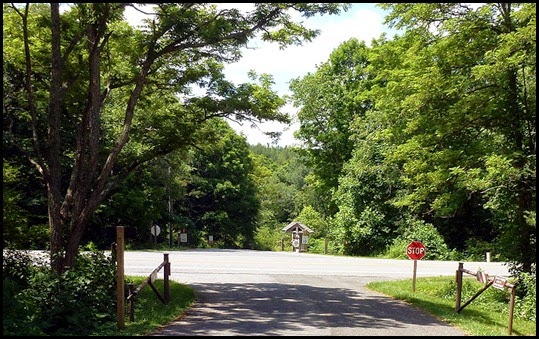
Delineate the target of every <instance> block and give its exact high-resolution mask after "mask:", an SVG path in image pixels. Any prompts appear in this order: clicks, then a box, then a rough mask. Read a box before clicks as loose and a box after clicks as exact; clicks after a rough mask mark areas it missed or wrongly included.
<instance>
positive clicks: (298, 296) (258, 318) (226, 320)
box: [155, 283, 459, 336]
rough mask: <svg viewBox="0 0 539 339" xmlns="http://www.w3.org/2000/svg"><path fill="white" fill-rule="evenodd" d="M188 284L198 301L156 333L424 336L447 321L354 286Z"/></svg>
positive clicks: (455, 333)
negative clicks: (419, 329)
mask: <svg viewBox="0 0 539 339" xmlns="http://www.w3.org/2000/svg"><path fill="white" fill-rule="evenodd" d="M191 287H192V288H194V289H195V290H196V291H197V304H196V305H195V306H194V307H193V308H192V309H191V310H190V311H188V312H187V314H185V315H184V316H183V317H182V318H181V319H178V320H177V321H175V322H173V323H172V324H170V325H169V326H166V327H165V328H163V329H161V330H160V331H159V332H158V333H156V334H155V335H189V336H191V335H283V334H284V335H286V334H291V333H299V334H300V335H302V334H303V335H310V334H309V333H311V334H315V333H318V334H320V335H365V333H371V334H372V333H376V331H380V330H382V329H383V330H384V331H388V330H389V331H391V333H393V335H422V334H425V333H426V332H425V333H420V332H421V331H419V332H414V331H415V330H414V328H416V329H417V328H421V327H429V326H431V327H432V326H434V327H436V328H438V329H439V328H440V327H442V326H447V325H444V324H442V323H441V322H440V321H438V320H437V319H436V318H434V317H433V316H431V315H428V314H426V313H423V312H421V311H420V310H418V309H416V308H413V307H412V306H410V305H407V304H405V303H402V302H399V301H396V300H393V299H391V298H389V297H386V296H383V295H375V294H368V295H367V294H365V293H362V292H360V291H357V290H352V289H345V288H324V287H316V286H311V285H296V284H284V283H247V284H244V283H242V284H239V283H223V284H215V283H211V284H209V283H197V284H192V285H191ZM448 328H449V331H455V332H451V334H450V335H459V334H458V330H456V329H451V328H450V327H448ZM406 331H408V332H406ZM399 333H400V334H399ZM440 333H441V334H442V335H443V331H442V332H440ZM374 335H376V334H374ZM379 335H391V334H379Z"/></svg>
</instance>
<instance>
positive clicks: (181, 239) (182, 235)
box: [180, 233, 187, 242]
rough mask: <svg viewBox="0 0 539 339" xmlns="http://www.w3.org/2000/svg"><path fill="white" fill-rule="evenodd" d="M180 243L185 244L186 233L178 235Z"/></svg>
mask: <svg viewBox="0 0 539 339" xmlns="http://www.w3.org/2000/svg"><path fill="white" fill-rule="evenodd" d="M180 242H187V233H180Z"/></svg>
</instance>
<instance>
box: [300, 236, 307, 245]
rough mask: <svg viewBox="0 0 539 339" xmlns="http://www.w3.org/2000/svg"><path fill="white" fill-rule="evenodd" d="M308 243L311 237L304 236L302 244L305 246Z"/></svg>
mask: <svg viewBox="0 0 539 339" xmlns="http://www.w3.org/2000/svg"><path fill="white" fill-rule="evenodd" d="M307 241H309V236H308V235H304V236H303V237H302V238H301V243H302V244H303V245H305V244H307Z"/></svg>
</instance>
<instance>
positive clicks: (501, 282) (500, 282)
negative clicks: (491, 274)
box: [492, 277, 507, 290]
mask: <svg viewBox="0 0 539 339" xmlns="http://www.w3.org/2000/svg"><path fill="white" fill-rule="evenodd" d="M505 283H507V278H505V277H496V278H494V282H493V283H492V287H494V288H497V289H499V290H503V289H504V287H505Z"/></svg>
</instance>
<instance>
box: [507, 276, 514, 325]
mask: <svg viewBox="0 0 539 339" xmlns="http://www.w3.org/2000/svg"><path fill="white" fill-rule="evenodd" d="M514 310H515V286H512V287H511V299H510V300H509V331H508V332H509V335H511V333H513V313H514Z"/></svg>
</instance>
